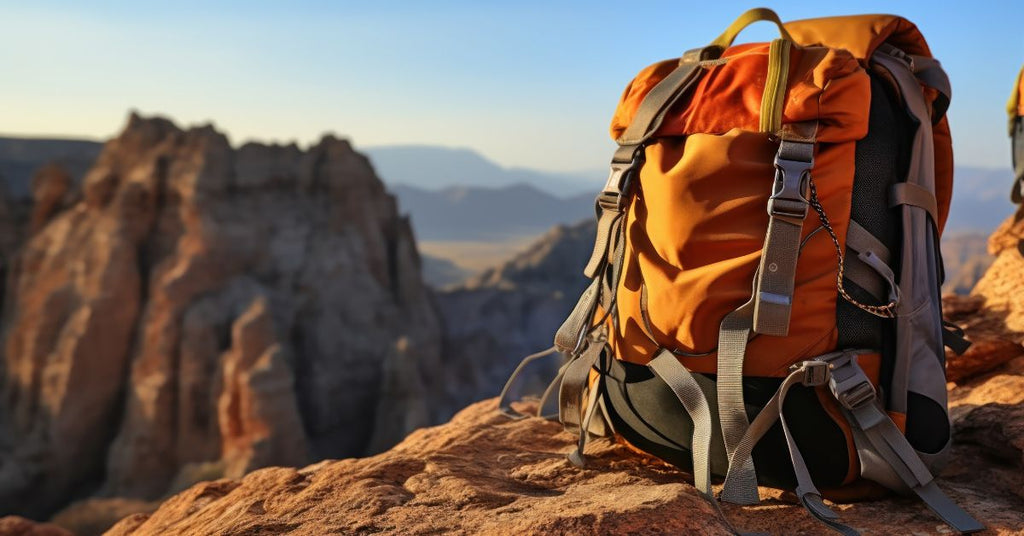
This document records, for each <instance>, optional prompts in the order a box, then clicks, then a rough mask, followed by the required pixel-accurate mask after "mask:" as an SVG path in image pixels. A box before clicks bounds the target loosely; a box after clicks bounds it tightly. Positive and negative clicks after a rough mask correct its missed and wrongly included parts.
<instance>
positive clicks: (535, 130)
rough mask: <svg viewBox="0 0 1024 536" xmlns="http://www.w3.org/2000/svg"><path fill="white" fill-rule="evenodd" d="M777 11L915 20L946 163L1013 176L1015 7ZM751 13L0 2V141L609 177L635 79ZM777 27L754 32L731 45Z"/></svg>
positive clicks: (785, 6) (461, 5) (1023, 49)
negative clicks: (405, 148)
mask: <svg viewBox="0 0 1024 536" xmlns="http://www.w3.org/2000/svg"><path fill="white" fill-rule="evenodd" d="M773 4H774V5H773V6H772V7H773V8H774V9H776V11H778V13H779V15H780V16H781V17H782V18H783V19H785V20H794V19H800V18H808V17H817V16H828V15H836V14H844V13H850V12H872V11H875V12H879V11H880V12H886V11H897V12H899V13H900V14H901V15H903V16H905V17H907V18H908V19H910V20H911V21H913V22H914V23H916V24H917V25H918V26H919V27H920V28H921V31H922V32H923V34H924V35H925V37H926V38H927V39H928V41H929V44H930V46H931V48H932V50H933V52H934V53H935V56H936V57H937V58H939V59H940V60H941V61H942V62H943V65H944V67H945V68H946V70H947V71H948V72H949V74H950V77H951V79H952V81H953V89H954V96H953V102H952V106H951V108H950V111H949V117H950V121H951V125H952V129H953V136H954V138H953V139H954V149H955V154H956V158H957V163H958V164H960V165H965V166H972V167H988V168H997V167H1001V166H1004V165H1007V166H1008V165H1009V143H1008V140H1007V138H1006V134H1005V115H1004V108H1003V106H1004V103H1005V101H1006V97H1007V96H1008V94H1009V92H1010V88H1011V86H1012V83H1013V79H1014V77H1015V76H1016V74H1017V71H1018V70H1019V68H1020V65H1021V63H1022V62H1024V40H1022V39H1020V38H1019V24H1018V23H1017V17H1014V16H1011V15H1013V14H1014V12H1015V11H1017V10H1018V9H1019V8H1017V7H1016V6H1014V5H1013V4H1012V3H1010V2H995V3H990V4H988V5H987V6H986V7H985V8H984V9H978V8H977V7H976V6H974V5H956V6H944V7H942V8H941V9H939V8H936V6H935V4H934V3H933V2H924V1H921V0H915V1H911V2H901V3H899V4H898V5H897V4H895V3H893V2H882V1H869V2H858V3H850V4H846V5H840V4H827V5H826V4H821V3H820V2H819V3H811V2H805V1H785V2H775V3H773ZM749 7H753V4H751V3H749V2H718V3H714V4H709V5H702V6H701V8H700V9H699V10H694V9H692V8H687V7H686V6H685V5H681V4H678V3H673V2H652V3H649V4H648V5H646V6H645V9H644V10H642V11H639V10H638V11H637V12H636V13H635V14H632V13H630V12H628V11H626V12H624V11H623V10H622V8H621V3H611V2H560V3H548V2H538V1H526V2H519V3H516V4H515V5H489V4H479V3H472V2H469V1H465V0H463V1H448V2H436V3H431V4H430V5H429V6H428V5H423V4H420V3H416V2H410V1H393V2H378V3H374V4H372V5H371V4H362V3H351V2H340V3H317V2H302V3H293V4H289V5H287V6H286V5H280V4H276V3H268V2H244V3H243V2H238V1H229V2H223V3H218V4H217V5H208V4H206V3H201V2H183V3H180V4H176V5H175V6H173V7H164V6H152V5H138V4H133V3H129V2H111V3H108V4H105V5H104V6H85V5H80V4H77V3H73V2H68V1H61V0H57V1H43V2H36V3H32V4H14V3H11V2H3V3H2V11H3V14H4V16H3V17H2V19H0V63H2V64H4V65H5V67H6V72H5V75H6V76H5V83H4V84H3V85H2V86H0V117H3V121H0V132H3V133H4V135H10V136H18V137H27V136H28V137H45V138H62V139H66V138H75V139H82V138H85V139H93V140H97V141H99V140H103V139H106V138H109V137H110V136H112V135H114V134H115V133H116V132H117V130H118V129H119V128H120V127H121V125H122V124H123V122H124V119H125V117H126V115H127V113H128V111H129V110H133V109H134V110H138V111H139V112H140V113H142V114H144V115H161V116H166V117H169V118H171V119H173V120H174V121H175V122H176V123H178V124H180V125H182V126H189V125H194V124H201V123H208V122H213V123H214V124H216V125H217V126H218V128H219V129H221V130H223V131H225V132H227V133H228V134H229V135H230V138H231V140H232V142H233V143H235V144H242V143H246V142H248V141H260V142H264V143H289V142H291V141H296V142H297V143H298V144H299V145H302V146H305V145H308V144H309V143H312V142H314V141H315V140H316V139H319V137H320V136H321V134H322V133H331V132H332V133H335V134H336V135H337V136H339V137H344V138H347V139H349V140H350V141H351V142H352V143H353V145H354V146H356V147H357V148H360V149H364V148H370V147H378V146H395V145H427V146H440V147H447V148H452V149H470V150H473V151H475V152H477V153H479V154H480V155H482V156H484V157H486V158H487V159H489V160H491V161H493V162H495V163H497V164H499V165H501V166H503V167H506V168H514V167H525V168H531V169H538V170H545V171H555V172H580V171H588V170H593V169H601V168H602V167H603V166H604V164H605V163H606V161H607V159H608V158H609V156H610V152H611V150H612V149H613V147H614V144H613V143H612V141H611V140H610V138H609V136H608V132H607V129H608V121H609V119H610V117H611V114H612V112H613V110H614V107H615V104H616V102H617V100H618V98H619V95H620V94H621V92H622V89H623V88H624V87H625V85H626V84H627V83H628V82H629V80H630V79H631V78H632V76H633V75H634V74H635V73H636V72H637V71H639V70H640V69H641V68H643V67H644V66H646V65H648V64H650V63H652V62H654V61H658V60H661V59H665V58H669V57H673V56H678V55H679V54H680V53H681V52H682V51H683V50H685V49H688V48H692V47H695V46H699V45H701V44H704V43H706V42H708V41H710V40H711V39H713V38H714V37H715V36H716V35H717V34H718V33H719V32H720V31H721V30H722V29H724V28H725V27H726V26H728V24H729V23H730V22H731V21H732V20H733V19H734V18H735V17H736V16H737V15H739V14H740V13H741V12H743V11H744V10H746V9H748V8H749ZM654 13H656V14H658V16H656V17H655V16H651V14H654ZM773 32H774V29H773V28H772V27H771V26H770V25H768V24H764V23H762V24H758V25H755V26H754V27H752V28H751V29H750V30H748V31H747V32H744V34H743V35H742V36H741V40H746V41H763V40H766V39H769V38H771V37H773ZM626 38H628V39H629V41H630V42H631V43H634V45H633V46H629V47H626V46H622V45H621V42H622V40H623V39H626Z"/></svg>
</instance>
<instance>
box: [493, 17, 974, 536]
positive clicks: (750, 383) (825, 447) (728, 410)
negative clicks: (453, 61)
mask: <svg viewBox="0 0 1024 536" xmlns="http://www.w3.org/2000/svg"><path fill="white" fill-rule="evenodd" d="M756 20H768V21H772V22H775V23H776V24H777V25H778V26H779V30H780V34H781V38H780V39H777V40H774V41H772V42H771V43H760V44H747V45H738V46H733V45H732V41H733V40H734V38H735V37H736V34H738V33H739V31H740V30H742V28H743V27H744V26H746V25H747V24H749V23H751V22H753V21H756ZM949 97H950V89H949V85H948V80H947V79H946V77H945V74H944V73H943V72H942V70H941V67H940V66H939V64H938V62H937V61H935V60H934V59H932V58H931V55H930V51H929V50H928V47H927V44H926V43H925V41H924V38H923V37H922V36H921V34H920V32H919V31H918V30H917V28H916V27H915V26H914V25H913V24H911V23H909V22H908V21H906V20H904V19H902V18H899V17H894V16H858V17H838V18H830V19H817V20H808V21H798V22H794V23H788V24H786V25H782V23H781V22H780V21H779V19H778V17H777V16H775V14H774V13H772V12H771V11H769V10H764V9H755V10H751V11H750V12H748V13H745V14H744V15H743V16H741V17H740V19H738V20H737V21H736V23H734V25H733V26H732V27H730V28H729V29H727V30H726V32H725V33H723V34H722V36H720V37H719V38H718V39H716V40H715V42H713V43H712V44H711V45H709V46H708V47H704V48H701V49H695V50H693V51H690V52H688V53H687V54H685V55H684V56H683V57H682V58H680V59H674V60H668V61H664V62H660V63H657V64H654V65H652V66H650V67H648V68H646V69H644V70H642V71H641V72H640V73H639V74H638V75H637V76H636V78H634V80H633V81H632V82H631V83H630V84H629V85H628V86H627V88H626V90H625V92H624V93H623V95H622V98H621V100H620V102H619V105H618V108H617V109H616V112H615V115H614V117H613V120H612V126H611V131H612V137H613V138H614V139H615V140H616V141H617V143H618V144H619V150H618V151H617V152H616V154H615V155H614V157H613V161H612V166H611V167H612V169H611V173H610V176H609V180H608V182H607V184H606V185H605V188H604V189H603V190H602V192H601V194H600V195H599V196H598V199H597V203H596V210H597V216H598V236H597V240H596V244H595V248H594V252H593V254H592V256H591V258H590V260H589V262H588V263H587V267H586V268H585V273H586V275H587V276H588V277H590V278H592V283H591V285H590V287H588V289H587V291H586V292H585V293H584V295H583V296H582V297H581V298H580V301H579V303H578V304H577V306H576V308H575V309H574V310H573V312H572V313H571V314H570V316H569V318H568V319H567V320H566V322H565V323H564V324H563V326H562V327H561V329H559V332H558V333H557V334H556V338H555V346H556V348H557V349H558V350H559V351H560V352H561V353H562V354H563V355H565V356H567V358H568V359H567V361H566V363H565V365H564V366H563V367H562V370H561V371H560V374H559V377H558V378H556V379H555V381H554V382H553V383H552V385H551V387H549V389H548V393H546V395H545V397H544V400H542V404H541V410H543V409H544V405H545V404H544V401H546V400H548V399H549V398H554V393H555V392H557V393H558V396H557V399H558V416H559V419H560V420H561V421H562V423H563V424H564V425H565V427H566V429H567V430H568V431H570V432H572V433H575V434H578V437H579V444H578V448H577V449H576V451H574V452H573V453H571V454H570V456H569V459H570V461H572V462H573V463H575V464H577V465H582V464H583V463H584V458H583V452H584V447H585V444H586V441H587V438H588V437H589V436H590V435H595V434H604V435H611V436H613V437H615V438H617V439H618V440H621V441H624V442H626V443H628V444H630V445H632V446H633V447H635V448H639V449H641V450H643V451H646V452H648V453H650V454H653V455H655V456H658V457H660V458H662V459H664V460H665V461H668V462H669V463H672V464H674V465H677V466H679V467H681V468H683V469H686V470H688V471H690V472H692V473H693V475H694V479H695V485H696V486H697V488H698V489H699V490H700V491H701V492H702V493H704V494H705V495H706V496H708V497H709V499H710V500H712V501H714V498H713V496H712V495H711V492H710V481H711V478H712V477H713V476H717V477H721V478H724V479H725V480H724V489H723V492H722V499H723V500H727V501H730V502H735V503H739V504H752V503H755V502H757V489H756V486H757V485H758V484H760V485H768V486H774V487H779V488H784V489H795V490H796V492H797V496H798V497H799V498H800V500H801V502H803V504H804V505H805V506H807V508H808V510H809V511H810V512H811V513H812V514H813V515H814V516H815V517H817V518H818V519H820V520H821V521H823V522H824V523H825V524H826V525H829V526H830V527H832V528H835V529H836V530H838V531H840V532H844V533H853V532H854V531H852V529H849V527H845V526H843V525H841V524H840V523H838V521H837V520H836V516H835V514H833V513H832V512H831V511H830V510H829V509H828V508H827V507H826V506H825V505H824V503H823V502H822V501H821V497H822V495H823V494H824V495H826V496H828V495H831V496H832V497H844V498H863V497H866V496H869V495H871V494H873V493H877V492H878V490H880V489H883V488H888V489H892V490H896V491H900V492H904V493H910V492H913V493H916V494H917V495H918V496H920V497H922V499H924V500H925V501H926V502H928V504H929V506H931V507H932V509H933V510H935V511H936V513H938V514H939V515H940V516H941V517H943V519H944V520H946V521H947V522H948V523H950V524H951V525H953V526H954V528H956V529H957V530H960V531H962V532H970V531H973V530H980V528H981V526H980V525H979V524H978V523H977V522H976V521H975V520H973V519H972V518H970V516H969V515H967V514H966V513H965V512H963V511H962V510H960V509H959V508H958V507H956V506H955V505H953V504H952V503H951V502H950V501H949V500H948V499H947V498H945V496H944V495H942V494H941V491H938V488H937V487H936V486H935V484H934V482H933V479H932V476H931V471H933V470H935V469H936V468H938V467H939V466H941V465H942V464H943V463H944V461H945V459H946V458H947V456H948V452H949V446H950V437H951V433H950V421H949V415H948V408H947V400H946V381H945V368H944V367H945V353H944V340H945V341H946V342H947V343H950V344H951V345H954V346H956V345H957V344H956V343H957V342H962V340H960V339H958V337H957V334H956V333H953V332H951V331H950V330H949V329H947V328H945V327H944V325H943V322H942V315H941V300H940V294H939V288H940V285H941V282H942V278H943V276H942V266H941V256H940V255H939V238H940V235H941V230H942V226H943V224H944V222H945V219H946V216H947V213H948V208H949V201H950V195H951V192H952V149H951V142H950V135H949V128H948V125H947V123H946V119H945V110H946V108H947V107H948V104H949ZM532 357H534V356H531V359H532ZM524 363H525V362H524ZM510 383H511V380H510ZM507 391H508V389H507V386H506V393H503V399H504V395H505V394H507ZM549 395H550V396H549ZM503 407H506V406H504V405H503ZM506 409H507V407H506ZM819 488H820V489H821V490H825V491H819Z"/></svg>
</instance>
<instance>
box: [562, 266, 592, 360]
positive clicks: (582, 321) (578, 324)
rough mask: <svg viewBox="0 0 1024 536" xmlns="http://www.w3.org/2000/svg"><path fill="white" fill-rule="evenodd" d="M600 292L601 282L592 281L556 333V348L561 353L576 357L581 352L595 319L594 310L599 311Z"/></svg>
mask: <svg viewBox="0 0 1024 536" xmlns="http://www.w3.org/2000/svg"><path fill="white" fill-rule="evenodd" d="M600 291H601V280H600V279H594V280H593V281H591V282H590V285H589V286H588V287H587V289H586V290H584V291H583V294H582V295H580V299H579V300H578V301H577V302H576V306H575V307H573V309H572V312H571V313H569V316H568V317H566V319H565V321H564V322H562V325H561V327H559V328H558V331H557V332H555V347H556V348H558V351H559V352H562V353H564V354H568V355H575V354H576V353H577V352H579V350H580V348H581V347H582V345H583V341H584V340H585V338H586V332H587V330H588V329H589V328H590V322H591V319H593V317H594V310H595V309H597V302H598V298H599V296H598V294H600Z"/></svg>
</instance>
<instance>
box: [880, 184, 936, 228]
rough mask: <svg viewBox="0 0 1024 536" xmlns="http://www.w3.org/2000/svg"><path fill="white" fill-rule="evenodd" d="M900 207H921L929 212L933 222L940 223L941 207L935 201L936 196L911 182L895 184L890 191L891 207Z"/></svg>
mask: <svg viewBox="0 0 1024 536" xmlns="http://www.w3.org/2000/svg"><path fill="white" fill-rule="evenodd" d="M899 205H913V206H915V207H921V208H923V209H924V210H925V211H926V212H928V215H929V216H931V217H932V221H933V222H935V223H936V224H938V222H939V205H938V202H936V201H935V194H933V193H932V192H930V191H928V190H927V189H925V188H922V187H921V186H918V185H916V184H913V183H910V182H900V183H896V184H893V185H892V188H891V189H890V190H889V206H890V207H895V206H899Z"/></svg>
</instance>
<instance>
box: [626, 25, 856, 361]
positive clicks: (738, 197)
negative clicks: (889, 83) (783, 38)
mask: <svg viewBox="0 0 1024 536" xmlns="http://www.w3.org/2000/svg"><path fill="white" fill-rule="evenodd" d="M767 55H768V45H767V44H754V45H741V46H737V47H732V48H730V49H729V50H727V51H726V53H725V55H724V58H725V60H724V61H723V62H720V63H719V62H716V63H712V64H710V65H708V66H707V67H706V71H707V72H705V73H703V75H702V78H701V79H700V80H699V82H698V83H697V85H696V87H695V88H694V90H693V92H692V94H691V96H690V98H689V99H687V100H686V101H684V102H682V103H680V104H678V105H677V106H676V108H675V109H673V110H672V111H670V113H669V114H668V117H667V118H666V120H665V122H664V123H663V125H662V126H661V128H660V129H659V130H658V132H657V135H658V136H660V137H659V138H658V141H657V142H655V143H653V144H652V145H650V146H648V147H647V149H646V158H647V161H646V164H645V165H644V167H643V169H642V170H641V173H640V179H639V183H640V184H639V187H638V188H637V194H636V197H635V199H634V201H633V203H632V205H631V206H630V209H629V212H628V214H627V223H626V229H627V233H628V240H627V248H626V260H625V263H624V267H623V276H622V280H621V281H620V285H619V289H618V294H617V305H618V317H619V318H618V329H615V330H613V333H612V334H611V337H610V339H611V340H610V342H611V344H612V347H613V348H614V350H615V354H616V356H617V357H619V358H620V359H624V360H626V361H630V362H633V363H639V364H645V363H647V362H648V361H649V360H650V359H651V357H653V354H654V352H655V351H656V350H657V348H658V344H655V343H654V342H652V341H651V340H650V338H649V337H648V336H647V335H646V333H645V330H644V327H643V317H642V313H641V308H640V295H641V284H644V285H646V286H647V290H648V302H649V303H648V305H649V308H648V313H649V316H650V321H651V325H652V329H653V331H654V333H653V336H654V337H655V339H656V340H657V341H658V343H660V344H661V345H664V346H666V347H668V348H671V349H678V350H683V351H685V352H689V353H702V352H709V351H712V352H713V351H714V349H715V348H716V346H717V344H718V330H719V325H720V323H721V321H722V318H723V317H724V316H725V315H726V314H728V313H729V312H731V311H733V310H734V309H736V308H737V307H739V306H740V305H742V304H743V303H744V302H745V301H747V299H749V297H750V292H751V282H752V280H753V276H754V272H755V271H756V269H757V265H758V263H759V261H760V254H761V248H762V245H763V243H764V235H765V229H766V228H767V225H768V214H767V212H766V209H765V207H766V206H767V203H768V196H769V195H770V193H771V185H772V182H773V179H774V175H775V170H774V166H773V160H774V156H775V151H776V150H777V148H778V142H777V141H775V140H773V139H772V138H770V137H769V136H768V135H767V134H764V133H759V132H757V130H758V126H759V119H760V117H759V114H760V108H761V104H760V101H761V95H762V93H763V91H764V80H765V78H766V71H767V64H768V60H767ZM676 64H677V62H676V61H667V62H661V63H657V64H654V65H652V66H650V67H648V68H647V69H644V70H643V71H642V72H641V73H640V74H639V75H638V76H637V77H636V78H635V79H634V80H633V82H632V83H631V84H630V85H629V87H627V89H626V91H625V93H624V94H623V97H622V100H621V102H620V104H619V107H618V109H617V110H616V113H615V116H614V118H613V120H612V128H611V131H612V136H613V137H617V136H619V135H621V134H622V132H623V131H624V130H625V128H626V127H627V126H628V125H629V122H630V121H631V120H632V117H633V115H634V114H635V112H636V109H637V107H639V105H640V103H641V102H642V101H643V98H644V96H646V94H647V92H649V91H650V89H651V88H652V87H654V85H656V84H657V83H658V82H659V81H660V80H661V79H662V78H664V77H665V76H666V75H667V74H668V73H670V72H671V71H672V70H673V69H674V68H675V67H676ZM784 102H785V105H784V110H783V123H784V124H788V123H794V122H803V121H808V120H815V119H817V120H818V122H819V128H818V132H817V139H818V141H820V142H822V143H820V144H819V145H818V148H817V152H816V154H815V166H814V169H813V170H812V175H813V177H814V181H815V184H816V186H817V189H818V195H819V197H820V199H821V202H822V204H823V206H824V207H825V210H826V213H827V214H828V215H829V218H830V219H831V221H832V225H833V227H834V229H835V231H836V233H837V235H838V236H839V239H840V245H843V244H844V242H845V237H846V229H847V226H848V220H849V215H850V195H851V190H852V185H853V170H854V153H855V145H856V143H855V142H856V140H858V139H860V138H862V137H863V136H864V135H865V134H866V133H867V126H868V116H867V114H868V110H869V108H870V82H869V79H868V77H867V75H866V74H865V73H864V71H863V70H862V69H861V67H860V65H859V63H858V62H857V61H856V60H855V59H854V58H853V57H852V56H851V55H850V54H848V53H846V52H845V51H842V50H832V49H825V48H821V47H808V48H800V47H794V49H793V51H792V55H791V58H790V72H789V83H788V87H787V92H786V96H785V101H784ZM819 226H820V224H819V222H818V218H817V215H816V214H815V213H814V212H813V211H809V212H808V216H807V220H806V221H805V224H804V231H803V234H804V237H805V238H806V237H807V236H809V235H810V233H811V232H812V231H814V230H815V229H817V228H818V227H819ZM836 269H837V259H836V254H835V248H834V245H833V244H832V241H831V239H830V238H829V237H828V234H827V233H825V232H820V233H817V234H816V235H815V237H814V238H813V239H811V240H808V241H807V243H806V246H805V247H804V249H803V251H802V253H801V256H800V261H799V262H798V265H797V273H796V283H797V287H796V290H795V292H794V297H793V298H794V303H793V312H792V319H793V320H792V322H791V325H790V333H789V336H787V337H767V336H759V337H756V338H754V339H753V340H752V341H751V342H750V345H749V346H748V355H750V356H757V357H756V358H752V359H747V360H746V363H745V365H744V374H746V375H751V376H776V377H778V376H785V375H786V374H787V371H788V367H789V365H790V364H792V363H794V362H796V361H799V360H801V359H804V358H808V357H812V356H814V355H819V354H822V353H825V352H827V351H829V350H831V349H833V348H834V347H835V343H836V327H835V301H836V284H835V278H836ZM681 360H682V362H683V363H684V364H685V365H686V366H687V367H688V368H689V369H690V370H693V371H695V372H707V373H713V372H715V370H716V364H717V356H716V355H714V354H711V355H709V356H705V357H692V358H691V357H687V358H681Z"/></svg>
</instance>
